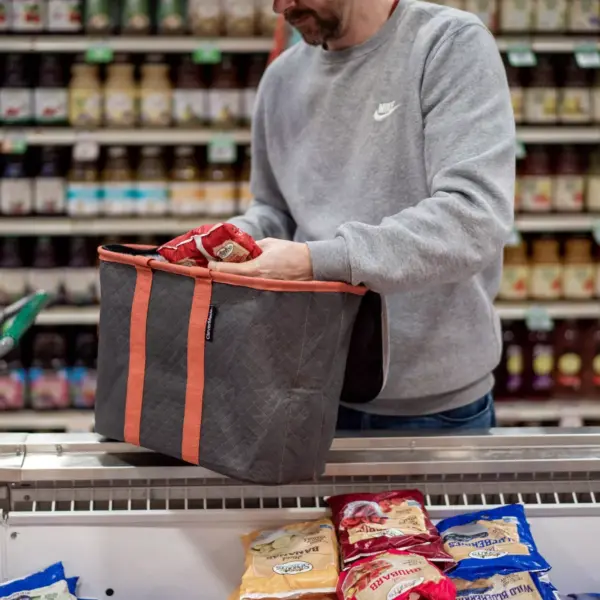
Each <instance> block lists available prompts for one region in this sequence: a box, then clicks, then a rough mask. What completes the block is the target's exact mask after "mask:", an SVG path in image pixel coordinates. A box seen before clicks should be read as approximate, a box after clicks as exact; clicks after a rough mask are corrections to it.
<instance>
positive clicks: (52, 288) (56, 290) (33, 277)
mask: <svg viewBox="0 0 600 600" xmlns="http://www.w3.org/2000/svg"><path fill="white" fill-rule="evenodd" d="M27 275H28V288H29V289H30V290H31V291H33V292H37V291H38V290H44V291H45V292H47V293H48V294H50V296H51V297H52V298H53V299H58V300H62V299H63V287H62V269H61V268H60V266H59V264H58V260H57V258H56V249H55V245H54V243H53V241H52V239H51V238H49V237H46V236H43V237H38V238H37V239H36V242H35V245H34V249H33V261H32V265H31V269H29V271H28V272H27Z"/></svg>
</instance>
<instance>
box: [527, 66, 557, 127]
mask: <svg viewBox="0 0 600 600" xmlns="http://www.w3.org/2000/svg"><path fill="white" fill-rule="evenodd" d="M557 110H558V89H557V86H556V74H555V70H554V64H553V62H552V58H551V57H549V56H546V55H542V56H538V64H537V66H536V67H535V68H533V69H530V71H529V83H528V85H527V88H526V89H525V106H524V111H523V116H524V121H525V122H526V123H531V124H532V125H547V124H551V123H556V122H557V120H558V114H557Z"/></svg>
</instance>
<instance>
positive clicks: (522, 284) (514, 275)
mask: <svg viewBox="0 0 600 600" xmlns="http://www.w3.org/2000/svg"><path fill="white" fill-rule="evenodd" d="M528 284H529V267H528V266H527V265H504V269H503V270H502V283H501V285H500V293H499V296H500V298H502V299H504V300H526V299H527V297H528V295H529V293H528V289H527V288H528Z"/></svg>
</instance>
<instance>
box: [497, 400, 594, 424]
mask: <svg viewBox="0 0 600 600" xmlns="http://www.w3.org/2000/svg"><path fill="white" fill-rule="evenodd" d="M496 416H497V418H498V423H499V424H500V425H511V424H519V423H540V424H558V425H559V426H560V427H583V425H585V422H586V421H600V399H598V400H596V401H594V400H573V399H571V400H569V399H564V400H529V401H527V400H518V401H510V402H496Z"/></svg>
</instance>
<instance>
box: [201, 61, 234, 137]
mask: <svg viewBox="0 0 600 600" xmlns="http://www.w3.org/2000/svg"><path fill="white" fill-rule="evenodd" d="M213 75H214V76H213V81H212V86H211V88H210V89H209V91H208V115H209V120H210V125H211V126H212V127H214V128H217V129H232V128H234V127H236V126H237V125H238V124H239V121H240V114H241V109H242V106H241V105H242V90H241V88H242V86H241V84H240V81H239V78H238V70H237V68H236V65H235V62H234V60H233V57H232V56H230V55H225V56H224V57H223V60H222V61H221V63H220V64H218V65H215V67H214V71H213Z"/></svg>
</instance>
